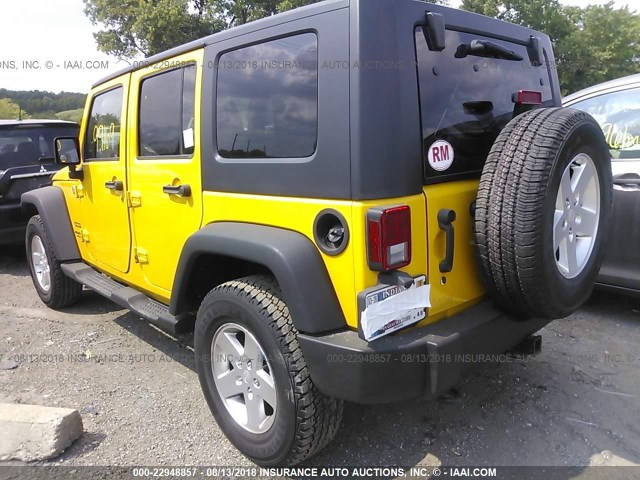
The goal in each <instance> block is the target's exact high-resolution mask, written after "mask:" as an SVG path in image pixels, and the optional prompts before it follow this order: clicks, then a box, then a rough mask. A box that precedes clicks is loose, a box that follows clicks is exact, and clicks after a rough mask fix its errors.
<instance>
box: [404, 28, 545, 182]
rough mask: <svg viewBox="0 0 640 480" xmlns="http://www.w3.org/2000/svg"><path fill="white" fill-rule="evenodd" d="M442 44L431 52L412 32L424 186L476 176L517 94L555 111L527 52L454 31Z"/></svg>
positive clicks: (542, 71) (538, 68)
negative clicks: (534, 96) (536, 95)
mask: <svg viewBox="0 0 640 480" xmlns="http://www.w3.org/2000/svg"><path fill="white" fill-rule="evenodd" d="M445 39H446V47H445V49H444V50H442V51H441V52H435V51H430V50H429V48H428V46H427V42H426V40H425V38H424V35H423V31H422V28H417V29H416V31H415V42H416V57H417V67H418V82H419V88H420V111H421V116H422V149H423V156H424V158H425V159H428V161H426V160H425V162H424V181H425V183H433V182H439V181H445V180H451V179H452V177H458V178H463V177H477V176H479V175H480V172H481V171H482V167H483V166H484V162H485V160H486V158H487V155H488V154H489V150H490V149H491V146H492V145H493V142H494V141H495V139H496V137H497V136H498V134H499V133H500V131H501V130H502V129H503V128H504V126H505V125H506V124H507V122H509V120H511V119H512V118H513V115H514V109H515V107H516V105H515V104H514V102H513V99H512V97H513V95H514V94H516V92H518V91H519V90H528V91H536V92H540V93H541V94H542V102H543V105H544V106H552V105H553V96H552V92H551V87H550V84H549V73H548V70H547V68H546V67H545V66H533V65H532V64H531V62H530V60H529V55H528V52H527V48H526V47H525V46H523V45H519V44H516V43H511V42H506V41H503V40H497V39H493V38H485V37H483V36H482V35H478V34H471V33H466V32H458V31H453V30H447V31H446V37H445ZM450 149H452V150H450ZM432 150H433V151H434V153H435V154H438V155H436V156H435V158H432V157H433V155H432V154H431V151H432ZM443 158H444V160H445V161H442V160H443ZM438 160H440V162H438Z"/></svg>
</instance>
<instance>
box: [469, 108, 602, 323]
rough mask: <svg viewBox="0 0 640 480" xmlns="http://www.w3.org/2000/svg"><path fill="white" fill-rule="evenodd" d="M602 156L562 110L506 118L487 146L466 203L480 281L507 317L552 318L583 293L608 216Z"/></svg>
mask: <svg viewBox="0 0 640 480" xmlns="http://www.w3.org/2000/svg"><path fill="white" fill-rule="evenodd" d="M611 190H612V180H611V165H610V155H609V150H608V147H607V144H606V141H605V139H604V136H603V134H602V130H601V129H600V127H599V125H598V124H597V122H596V121H595V120H594V119H593V118H592V117H591V116H590V115H588V114H587V113H584V112H580V111H578V110H573V109H569V108H548V109H539V110H534V111H531V112H527V113H525V114H522V115H520V116H518V117H516V118H515V119H513V120H512V121H511V122H509V124H508V125H507V126H506V127H505V128H504V129H503V131H502V132H501V133H500V135H499V136H498V138H497V139H496V142H495V143H494V145H493V147H492V149H491V152H490V153H489V156H488V157H487V162H486V163H485V167H484V169H483V172H482V178H481V180H480V186H479V189H478V199H477V204H476V242H477V245H478V254H479V255H478V256H479V259H480V264H481V272H482V275H483V279H484V283H485V286H486V288H487V290H488V291H489V293H490V295H491V296H492V298H493V299H494V300H495V302H496V303H497V304H499V305H500V306H501V307H503V308H504V309H506V310H507V311H509V312H511V313H513V314H516V315H517V316H520V317H523V318H527V317H530V316H539V317H544V318H551V319H552V318H561V317H565V316H567V315H569V314H571V313H572V312H573V311H574V310H575V309H577V308H578V307H579V306H580V305H581V304H582V303H583V302H584V301H585V300H586V299H587V298H588V297H589V295H590V294H591V290H592V288H593V283H594V281H595V278H596V275H597V274H598V270H599V268H600V264H601V261H602V254H603V248H602V246H603V243H604V241H605V237H606V235H607V232H608V228H609V222H610V212H611V198H612V193H611Z"/></svg>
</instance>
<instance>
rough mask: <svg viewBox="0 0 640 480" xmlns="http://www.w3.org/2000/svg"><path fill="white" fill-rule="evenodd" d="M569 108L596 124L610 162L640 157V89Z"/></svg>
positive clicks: (592, 99)
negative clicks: (603, 140)
mask: <svg viewBox="0 0 640 480" xmlns="http://www.w3.org/2000/svg"><path fill="white" fill-rule="evenodd" d="M569 106H570V107H571V108H577V109H578V110H582V111H584V112H587V113H588V114H590V115H591V116H592V117H593V118H595V119H596V120H597V121H598V123H599V124H600V127H601V128H602V131H603V132H604V136H605V138H606V139H607V143H608V144H609V149H610V150H611V157H612V158H613V159H615V160H637V159H639V158H640V88H632V89H628V90H622V91H619V92H612V93H605V94H603V95H599V96H597V97H593V98H589V99H588V100H583V101H581V102H576V103H574V104H572V105H569Z"/></svg>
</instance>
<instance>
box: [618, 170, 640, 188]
mask: <svg viewBox="0 0 640 480" xmlns="http://www.w3.org/2000/svg"><path fill="white" fill-rule="evenodd" d="M613 186H614V188H615V187H618V188H617V190H626V191H631V192H635V191H638V190H640V177H638V176H637V175H630V174H624V173H623V174H621V175H615V176H614V177H613ZM620 187H622V188H620ZM625 187H626V188H625Z"/></svg>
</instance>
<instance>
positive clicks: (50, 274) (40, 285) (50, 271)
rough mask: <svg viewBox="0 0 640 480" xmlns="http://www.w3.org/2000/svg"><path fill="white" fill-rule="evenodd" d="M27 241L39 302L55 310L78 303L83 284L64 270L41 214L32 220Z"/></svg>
mask: <svg viewBox="0 0 640 480" xmlns="http://www.w3.org/2000/svg"><path fill="white" fill-rule="evenodd" d="M25 239H26V248H27V262H28V263H29V270H31V279H32V280H33V285H34V286H35V287H36V291H37V292H38V296H39V297H40V300H42V301H43V302H44V304H45V305H47V306H48V307H50V308H56V309H57V308H65V307H69V306H71V305H73V304H74V303H76V302H77V301H78V300H79V299H80V295H81V294H82V285H81V284H79V283H78V282H76V281H75V280H72V279H71V278H69V277H67V276H66V275H65V274H64V272H63V271H62V268H61V266H60V265H61V264H60V261H59V260H58V259H57V258H56V254H55V253H54V251H53V247H52V245H51V241H50V239H49V236H48V235H47V232H46V231H45V229H44V224H43V223H42V219H41V218H40V215H35V216H34V217H31V219H30V220H29V223H28V224H27V231H26V235H25Z"/></svg>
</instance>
